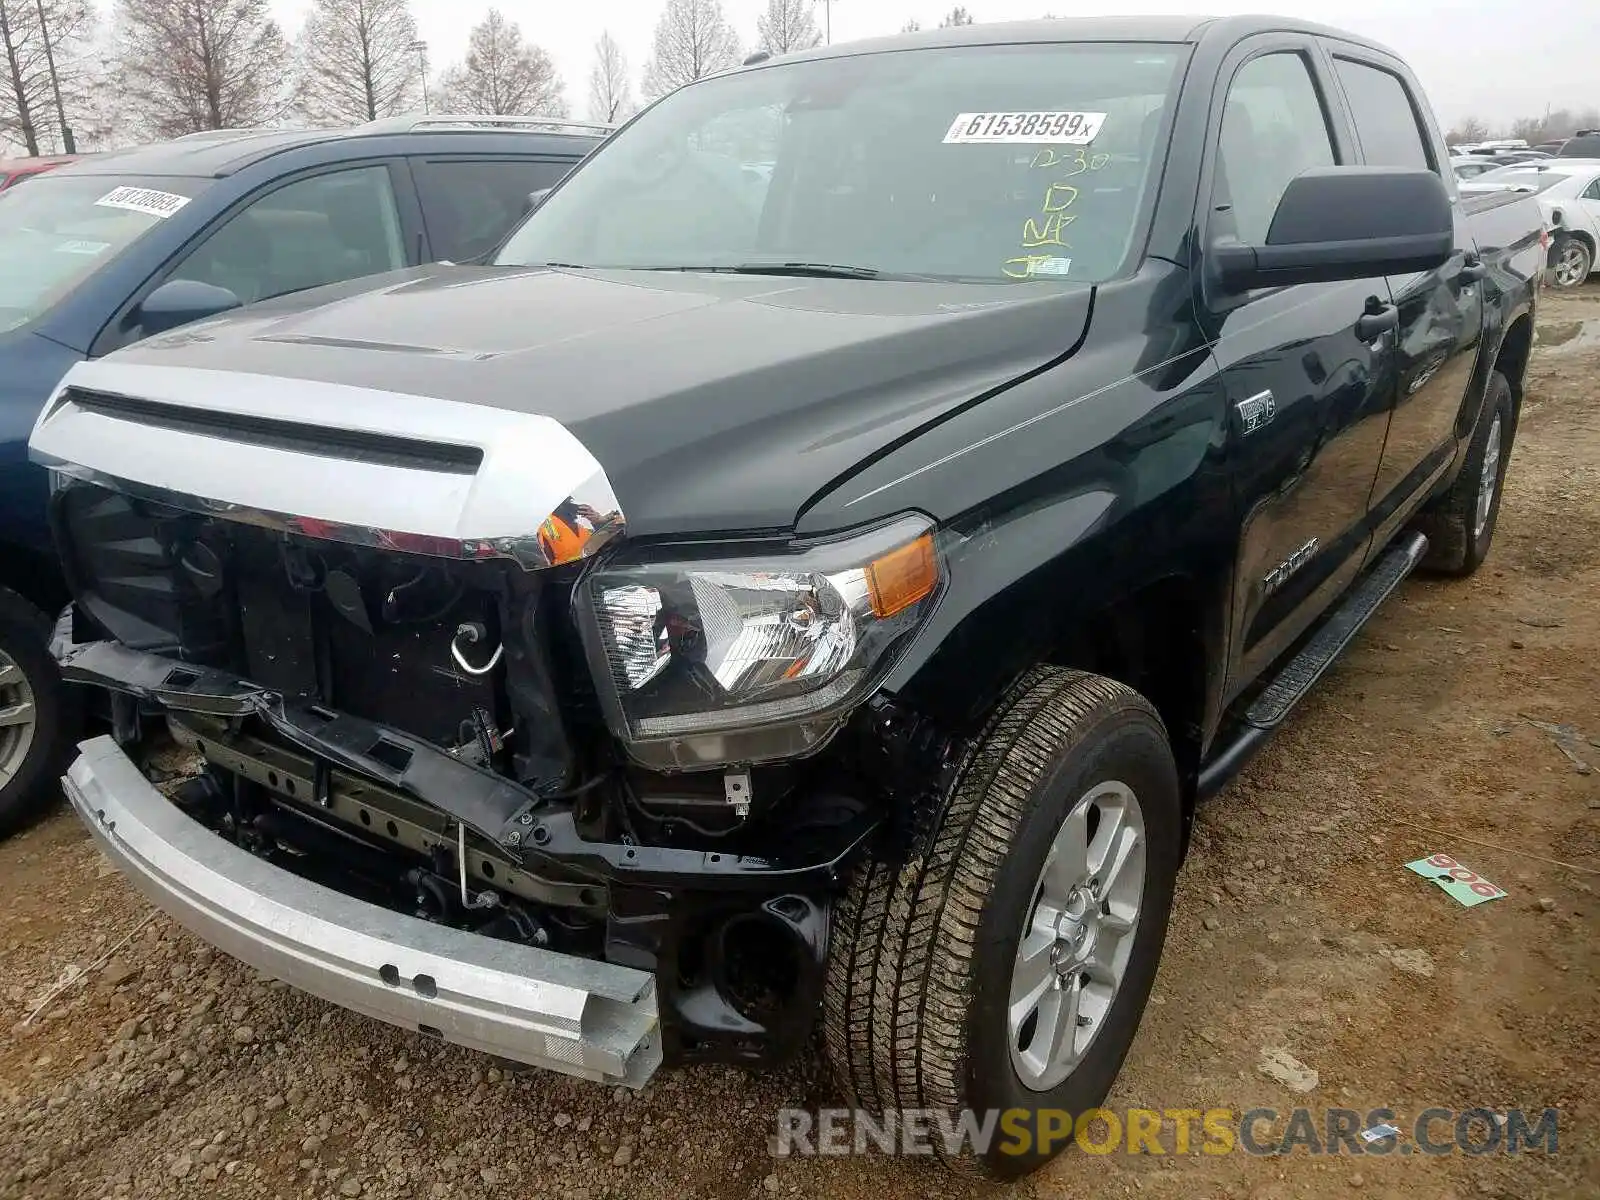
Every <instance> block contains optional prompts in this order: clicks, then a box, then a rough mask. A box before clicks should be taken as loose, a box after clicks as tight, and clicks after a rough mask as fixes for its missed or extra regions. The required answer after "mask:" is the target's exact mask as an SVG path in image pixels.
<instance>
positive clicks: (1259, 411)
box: [1234, 391, 1278, 435]
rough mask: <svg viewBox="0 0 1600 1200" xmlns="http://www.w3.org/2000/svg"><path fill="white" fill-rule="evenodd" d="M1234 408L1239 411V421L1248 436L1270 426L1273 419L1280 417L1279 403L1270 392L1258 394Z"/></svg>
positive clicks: (1240, 402)
mask: <svg viewBox="0 0 1600 1200" xmlns="http://www.w3.org/2000/svg"><path fill="white" fill-rule="evenodd" d="M1234 407H1235V408H1237V409H1238V410H1239V420H1240V421H1241V422H1242V423H1243V425H1244V432H1245V434H1246V435H1249V434H1252V433H1254V432H1255V431H1256V430H1258V429H1260V428H1261V427H1262V426H1263V425H1270V424H1271V423H1272V418H1273V417H1275V416H1277V415H1278V402H1277V401H1276V400H1274V399H1273V398H1272V393H1271V392H1270V391H1266V392H1257V393H1256V394H1255V395H1254V396H1250V397H1247V398H1246V399H1244V400H1241V401H1239V402H1238V403H1237V404H1235V405H1234Z"/></svg>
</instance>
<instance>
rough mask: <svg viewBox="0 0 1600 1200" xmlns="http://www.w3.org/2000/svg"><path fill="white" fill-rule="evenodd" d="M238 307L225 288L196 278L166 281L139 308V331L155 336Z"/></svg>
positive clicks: (233, 297) (234, 298)
mask: <svg viewBox="0 0 1600 1200" xmlns="http://www.w3.org/2000/svg"><path fill="white" fill-rule="evenodd" d="M239 306H240V301H239V297H238V296H236V295H234V294H233V293H232V292H230V291H229V290H228V289H227V288H224V287H217V286H216V285H214V284H210V283H201V282H200V281H199V280H196V279H169V280H167V282H165V283H163V284H162V285H161V286H160V287H158V288H156V290H155V291H153V292H151V293H150V294H149V295H148V296H146V297H145V298H144V303H143V304H141V305H139V332H140V333H141V334H142V335H143V336H144V337H154V336H155V335H156V334H158V333H166V332H167V330H169V329H176V328H177V327H178V326H180V325H187V324H189V322H191V321H200V320H203V319H205V318H206V317H214V316H216V315H217V314H218V313H225V312H227V311H229V310H230V309H234V308H238V307H239Z"/></svg>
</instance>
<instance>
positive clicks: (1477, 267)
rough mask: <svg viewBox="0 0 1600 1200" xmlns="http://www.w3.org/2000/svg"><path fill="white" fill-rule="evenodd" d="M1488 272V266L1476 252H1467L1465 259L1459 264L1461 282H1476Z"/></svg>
mask: <svg viewBox="0 0 1600 1200" xmlns="http://www.w3.org/2000/svg"><path fill="white" fill-rule="evenodd" d="M1488 273H1489V268H1488V267H1487V266H1486V265H1485V264H1484V261H1483V259H1481V258H1479V257H1478V256H1477V255H1476V254H1469V255H1467V257H1466V261H1465V262H1464V263H1462V265H1461V282H1462V283H1477V282H1478V280H1480V279H1482V278H1483V277H1484V276H1485V275H1487V274H1488Z"/></svg>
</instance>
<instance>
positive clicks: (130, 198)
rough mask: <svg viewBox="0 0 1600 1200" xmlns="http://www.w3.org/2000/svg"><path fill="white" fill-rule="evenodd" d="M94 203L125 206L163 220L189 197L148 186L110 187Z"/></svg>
mask: <svg viewBox="0 0 1600 1200" xmlns="http://www.w3.org/2000/svg"><path fill="white" fill-rule="evenodd" d="M95 203H96V204H98V205H99V206H100V207H101V208H125V209H127V210H128V211H129V212H136V213H144V214H145V215H146V216H148V217H160V218H162V219H163V220H165V219H166V218H167V217H170V216H171V215H172V214H173V213H175V212H177V211H178V210H179V209H180V208H182V207H183V206H184V205H185V204H187V203H189V197H187V196H175V195H173V194H172V193H171V192H157V191H154V190H152V189H150V188H140V187H119V188H112V189H111V190H110V191H109V192H107V193H106V194H105V195H104V196H101V197H100V199H98V200H96V201H95Z"/></svg>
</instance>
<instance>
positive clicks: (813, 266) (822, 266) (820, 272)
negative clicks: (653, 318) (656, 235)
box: [632, 262, 906, 279]
mask: <svg viewBox="0 0 1600 1200" xmlns="http://www.w3.org/2000/svg"><path fill="white" fill-rule="evenodd" d="M632 269H633V270H636V271H683V272H686V273H693V274H698V273H704V274H707V275H804V276H809V277H814V278H817V279H881V278H883V277H884V276H883V272H882V271H879V270H878V269H877V268H876V267H847V266H840V265H838V264H835V263H802V262H788V263H776V262H774V263H764V262H752V263H738V264H735V265H733V266H718V267H712V266H673V267H634V268H632ZM893 278H895V279H903V278H906V276H901V275H896V276H893Z"/></svg>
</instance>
